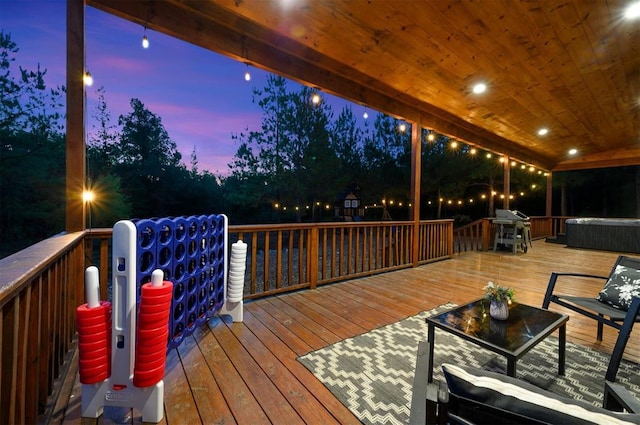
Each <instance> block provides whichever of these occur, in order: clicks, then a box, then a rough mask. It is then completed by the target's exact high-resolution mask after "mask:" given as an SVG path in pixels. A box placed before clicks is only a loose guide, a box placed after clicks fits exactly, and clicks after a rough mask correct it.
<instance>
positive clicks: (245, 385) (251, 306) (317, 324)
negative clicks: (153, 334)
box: [63, 241, 640, 424]
mask: <svg viewBox="0 0 640 425" xmlns="http://www.w3.org/2000/svg"><path fill="white" fill-rule="evenodd" d="M618 255H619V254H618V253H614V252H606V251H593V250H578V249H570V248H565V247H564V246H562V245H556V244H548V243H545V242H543V241H534V243H533V248H531V249H529V251H528V253H526V254H524V253H518V254H516V255H513V254H512V253H511V252H507V251H504V252H501V251H498V252H492V251H489V252H467V253H463V254H458V255H456V256H455V257H454V258H453V259H450V260H444V261H440V262H436V263H432V264H427V265H424V266H421V267H417V268H414V269H406V270H400V271H395V272H390V273H385V274H381V275H375V276H369V277H364V278H361V279H356V280H351V281H348V282H343V283H335V284H329V285H324V286H321V287H319V288H318V289H317V290H314V291H297V292H294V293H289V294H281V295H278V296H272V297H269V298H265V299H259V300H255V301H251V302H247V303H245V306H244V321H243V322H242V323H232V322H231V320H230V318H229V317H222V318H220V317H216V318H213V319H212V320H211V321H210V322H209V323H208V324H207V325H206V326H202V327H200V328H199V329H197V330H196V331H195V332H194V334H193V335H191V336H189V337H187V338H186V339H185V341H184V342H183V343H182V345H181V346H180V347H178V349H174V350H171V352H170V353H169V355H168V357H167V373H166V375H165V379H164V382H165V417H164V419H163V421H162V423H166V424H184V423H198V422H200V423H214V424H233V423H237V424H268V423H287V424H297V423H300V424H302V423H312V424H315V423H322V424H358V423H359V421H358V420H357V418H355V417H354V416H353V415H352V414H351V412H349V410H348V409H347V408H345V407H344V406H343V405H342V403H340V402H339V401H338V400H337V399H336V398H335V397H334V396H333V395H332V394H331V393H330V392H329V391H328V390H327V389H326V387H325V386H324V385H322V384H321V383H320V382H319V381H318V380H317V379H316V378H315V377H314V376H313V375H312V374H311V373H310V372H309V371H308V370H307V369H306V368H305V367H304V366H302V365H301V364H300V363H299V362H298V361H297V358H298V357H299V356H301V355H304V354H306V353H308V352H310V351H313V350H316V349H319V348H322V347H324V346H327V345H330V344H332V343H335V342H338V341H340V340H342V339H344V338H348V337H351V336H355V335H358V334H361V333H363V332H367V331H369V330H371V329H374V328H378V327H380V326H384V325H387V324H390V323H393V322H396V321H398V320H400V319H403V318H405V317H407V316H410V315H414V314H417V313H419V312H420V311H423V310H429V309H432V308H434V307H436V306H438V305H441V304H444V303H447V302H454V303H456V304H461V303H464V302H466V301H470V300H472V299H476V298H479V297H481V296H482V287H483V286H484V285H486V283H487V282H488V281H489V280H493V281H496V282H498V283H500V284H502V285H509V286H512V287H514V288H515V290H516V298H517V300H518V301H519V302H522V303H526V304H530V305H534V306H540V305H541V304H542V299H543V296H544V291H545V289H546V285H547V282H548V279H549V275H550V273H551V272H552V271H581V272H584V273H592V274H599V275H607V274H608V273H609V271H610V269H611V267H612V265H613V263H614V261H615V259H616V258H617V256H618ZM601 287H602V284H600V283H598V282H591V281H589V282H588V281H584V280H583V281H580V280H577V279H576V280H572V281H570V282H567V284H566V290H567V291H570V292H577V293H582V294H593V295H594V296H595V295H596V294H597V292H598V290H599V289H600V288H601ZM552 308H553V309H554V310H556V311H562V312H565V313H569V314H570V316H571V318H570V320H569V322H568V325H567V339H568V340H569V341H572V342H575V343H578V344H581V345H585V346H589V347H591V348H594V349H596V350H600V351H605V352H607V353H610V352H611V350H612V348H613V344H614V343H615V337H616V332H615V331H613V330H612V329H608V328H605V335H604V340H603V342H602V343H598V342H597V341H596V339H595V335H596V326H595V321H593V320H590V319H586V318H584V317H581V316H577V315H575V314H574V313H572V312H569V311H567V310H564V309H562V308H559V307H555V306H553V307H552ZM425 332H426V330H425ZM639 332H640V330H636V331H635V332H634V337H633V338H631V340H630V342H629V345H628V346H627V350H626V352H625V356H624V357H625V358H626V359H629V360H632V361H636V362H640V338H638V337H637V336H636V334H638V333H639ZM568 367H570V365H568ZM71 369H72V370H75V369H73V368H71ZM74 373H75V372H74ZM75 382H76V384H75V386H74V389H73V392H72V396H69V401H68V405H67V412H66V415H65V417H64V420H63V423H65V424H66V423H69V424H71V423H83V424H90V423H91V424H92V423H101V424H104V423H111V422H109V418H105V417H101V418H100V419H98V420H88V419H81V418H80V412H79V402H78V400H79V397H80V396H81V391H80V389H79V388H80V385H79V383H78V380H77V377H76V380H75ZM131 416H132V418H131V422H133V423H139V422H140V419H141V418H140V414H139V412H137V411H135V410H134V411H133V412H132V414H131Z"/></svg>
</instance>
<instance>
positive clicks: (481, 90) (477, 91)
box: [473, 83, 487, 94]
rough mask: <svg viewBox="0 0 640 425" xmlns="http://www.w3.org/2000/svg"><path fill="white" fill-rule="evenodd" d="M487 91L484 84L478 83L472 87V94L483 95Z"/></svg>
mask: <svg viewBox="0 0 640 425" xmlns="http://www.w3.org/2000/svg"><path fill="white" fill-rule="evenodd" d="M486 90H487V85H486V84H485V83H478V84H476V85H475V86H473V92H474V93H475V94H480V93H484V92H485V91H486Z"/></svg>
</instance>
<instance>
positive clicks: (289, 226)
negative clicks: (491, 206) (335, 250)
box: [229, 218, 453, 232]
mask: <svg viewBox="0 0 640 425" xmlns="http://www.w3.org/2000/svg"><path fill="white" fill-rule="evenodd" d="M452 221H453V219H449V218H444V219H440V220H421V221H420V222H421V223H438V222H440V223H448V222H452ZM412 223H413V221H410V220H402V221H401V220H398V221H387V220H384V221H332V222H326V223H281V224H236V225H232V224H230V225H229V230H230V231H233V232H238V231H246V232H257V231H263V230H274V231H276V230H295V229H308V228H310V227H318V228H324V227H370V226H398V225H407V224H412Z"/></svg>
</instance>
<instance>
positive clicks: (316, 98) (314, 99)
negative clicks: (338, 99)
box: [311, 92, 320, 105]
mask: <svg viewBox="0 0 640 425" xmlns="http://www.w3.org/2000/svg"><path fill="white" fill-rule="evenodd" d="M311 103H313V104H314V105H317V104H319V103H320V95H319V94H318V93H317V92H315V93H313V95H311Z"/></svg>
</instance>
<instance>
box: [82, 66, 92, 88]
mask: <svg viewBox="0 0 640 425" xmlns="http://www.w3.org/2000/svg"><path fill="white" fill-rule="evenodd" d="M82 81H83V82H84V85H85V86H87V87H91V86H92V85H93V76H92V75H91V73H90V72H89V71H86V70H85V71H84V75H83V76H82Z"/></svg>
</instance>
